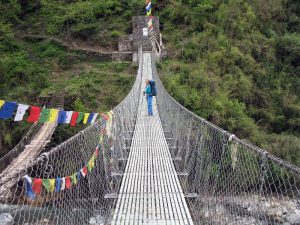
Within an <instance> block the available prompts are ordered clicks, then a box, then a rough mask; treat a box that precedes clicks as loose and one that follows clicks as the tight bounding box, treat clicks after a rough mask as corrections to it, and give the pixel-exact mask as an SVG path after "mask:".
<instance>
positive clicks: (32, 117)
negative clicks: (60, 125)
mask: <svg viewBox="0 0 300 225" xmlns="http://www.w3.org/2000/svg"><path fill="white" fill-rule="evenodd" d="M40 113H41V108H40V107H37V106H31V107H30V114H29V117H28V118H27V122H29V123H34V122H37V121H38V120H39V118H40Z"/></svg>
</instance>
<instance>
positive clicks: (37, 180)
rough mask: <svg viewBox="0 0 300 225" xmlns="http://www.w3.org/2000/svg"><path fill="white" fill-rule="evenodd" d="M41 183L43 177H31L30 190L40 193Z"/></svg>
mask: <svg viewBox="0 0 300 225" xmlns="http://www.w3.org/2000/svg"><path fill="white" fill-rule="evenodd" d="M42 183H43V179H41V178H34V179H33V185H32V190H33V191H34V193H36V194H40V193H41V191H42Z"/></svg>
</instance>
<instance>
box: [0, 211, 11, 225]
mask: <svg viewBox="0 0 300 225" xmlns="http://www.w3.org/2000/svg"><path fill="white" fill-rule="evenodd" d="M13 224H14V218H13V217H12V216H11V215H10V214H9V213H1V214H0V225H13Z"/></svg>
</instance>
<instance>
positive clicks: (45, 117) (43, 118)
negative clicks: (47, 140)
mask: <svg viewBox="0 0 300 225" xmlns="http://www.w3.org/2000/svg"><path fill="white" fill-rule="evenodd" d="M49 118H50V109H47V108H43V109H42V111H41V114H40V119H39V123H46V122H48V121H49Z"/></svg>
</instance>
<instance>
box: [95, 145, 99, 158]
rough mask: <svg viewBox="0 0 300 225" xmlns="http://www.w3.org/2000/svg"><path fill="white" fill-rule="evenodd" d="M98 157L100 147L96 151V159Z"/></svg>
mask: <svg viewBox="0 0 300 225" xmlns="http://www.w3.org/2000/svg"><path fill="white" fill-rule="evenodd" d="M98 155H99V148H98V146H97V148H96V151H95V158H97V157H98Z"/></svg>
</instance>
